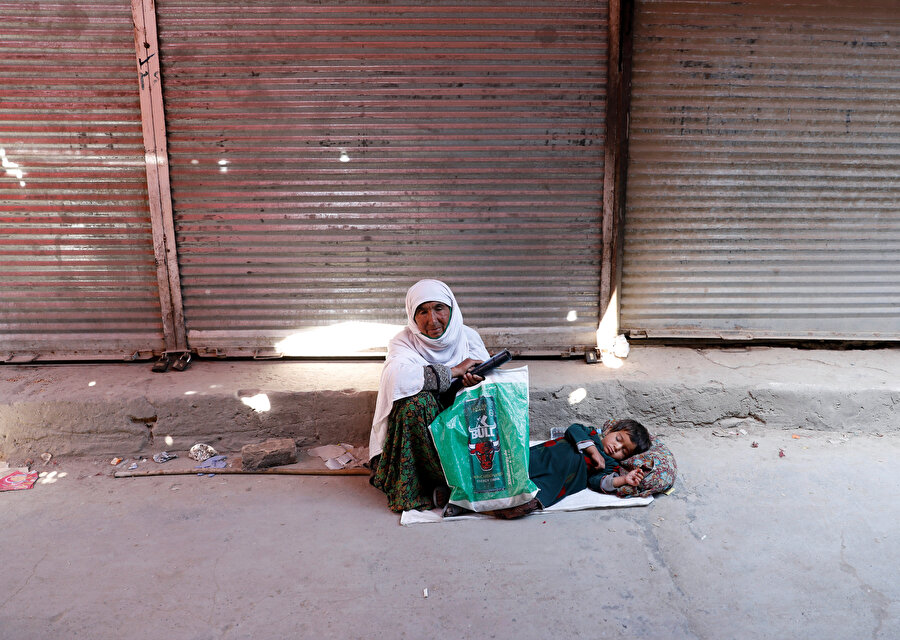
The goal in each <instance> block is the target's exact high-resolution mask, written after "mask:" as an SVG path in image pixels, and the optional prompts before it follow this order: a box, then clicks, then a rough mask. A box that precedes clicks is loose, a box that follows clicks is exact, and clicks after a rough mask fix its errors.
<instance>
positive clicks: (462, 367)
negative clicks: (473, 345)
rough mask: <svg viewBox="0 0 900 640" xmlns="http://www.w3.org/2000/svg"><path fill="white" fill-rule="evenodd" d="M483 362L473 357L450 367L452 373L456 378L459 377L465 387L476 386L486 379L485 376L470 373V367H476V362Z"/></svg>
mask: <svg viewBox="0 0 900 640" xmlns="http://www.w3.org/2000/svg"><path fill="white" fill-rule="evenodd" d="M482 362H483V361H482V360H473V359H472V358H466V359H465V360H463V361H462V362H460V363H459V364H458V365H456V366H455V367H451V368H450V375H451V376H452V377H454V378H459V379H460V381H461V382H462V383H463V386H464V387H474V386H475V385H476V384H478V383H479V382H481V381H482V380H484V378H482V377H481V376H476V375H473V374H471V373H469V369H471V368H472V367H474V366H475V365H476V364H481V363H482Z"/></svg>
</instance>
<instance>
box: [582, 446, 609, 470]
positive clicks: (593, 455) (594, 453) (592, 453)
mask: <svg viewBox="0 0 900 640" xmlns="http://www.w3.org/2000/svg"><path fill="white" fill-rule="evenodd" d="M582 453H583V454H584V456H585V458H587V463H588V466H589V467H590V468H591V469H605V468H606V462H604V461H603V456H602V455H600V451H598V450H597V447H595V446H594V445H591V446H590V447H588V448H586V449H585V450H584V451H582Z"/></svg>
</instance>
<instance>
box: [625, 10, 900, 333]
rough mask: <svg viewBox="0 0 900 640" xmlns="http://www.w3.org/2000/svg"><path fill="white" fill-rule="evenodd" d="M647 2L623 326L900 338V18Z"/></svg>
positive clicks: (640, 36)
mask: <svg viewBox="0 0 900 640" xmlns="http://www.w3.org/2000/svg"><path fill="white" fill-rule="evenodd" d="M898 7H900V5H898V3H897V2H896V1H895V0H890V1H887V0H881V1H875V2H865V3H853V2H851V3H825V2H813V1H809V2H801V3H791V4H785V3H782V2H774V1H771V0H769V1H743V2H733V1H730V0H729V1H727V2H726V1H713V2H675V1H669V0H661V1H652V0H639V1H638V2H637V7H636V22H635V42H634V78H633V94H632V103H631V104H632V112H631V139H630V164H629V170H628V195H627V210H626V226H625V257H624V267H623V292H622V310H621V319H622V325H623V326H624V327H625V328H626V329H629V330H631V331H632V332H633V334H639V333H640V334H643V333H646V335H649V336H676V337H697V336H701V337H716V336H722V337H725V338H750V337H753V338H761V337H768V338H806V337H815V338H840V339H890V340H896V339H898V338H900V205H898V203H900V75H898V69H900V11H898Z"/></svg>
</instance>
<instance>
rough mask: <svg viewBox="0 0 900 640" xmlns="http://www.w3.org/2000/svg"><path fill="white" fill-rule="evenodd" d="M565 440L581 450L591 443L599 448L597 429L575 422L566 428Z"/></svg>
mask: <svg viewBox="0 0 900 640" xmlns="http://www.w3.org/2000/svg"><path fill="white" fill-rule="evenodd" d="M566 440H568V441H569V442H571V443H572V446H574V447H575V448H577V449H578V450H579V451H583V450H584V449H586V448H588V447H589V446H591V445H595V446H597V448H600V436H599V435H598V434H597V430H596V429H594V428H593V427H586V426H584V425H583V424H579V423H577V422H576V423H575V424H573V425H571V426H570V427H569V428H568V429H566Z"/></svg>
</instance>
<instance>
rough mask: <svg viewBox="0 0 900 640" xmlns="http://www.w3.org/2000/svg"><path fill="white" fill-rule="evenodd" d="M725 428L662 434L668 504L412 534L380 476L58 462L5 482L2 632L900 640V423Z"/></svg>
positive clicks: (96, 637)
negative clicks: (878, 428)
mask: <svg viewBox="0 0 900 640" xmlns="http://www.w3.org/2000/svg"><path fill="white" fill-rule="evenodd" d="M713 430H714V429H713V428H711V427H702V428H693V429H678V428H674V427H667V428H664V429H661V430H660V435H661V436H662V437H663V438H664V439H665V441H666V443H667V444H668V445H669V446H670V448H671V449H672V451H673V453H674V454H675V456H676V458H677V460H678V464H679V471H680V476H679V479H678V482H677V484H676V487H675V491H674V492H673V493H672V494H671V495H669V496H660V497H658V498H657V499H656V500H655V501H654V502H653V503H652V504H651V505H649V506H647V507H635V508H628V509H618V510H595V511H587V512H584V511H583V512H574V513H563V514H554V515H545V514H540V513H538V514H535V515H532V516H529V517H527V518H524V519H522V520H518V521H499V520H479V521H462V522H455V523H446V524H424V525H414V526H411V527H402V526H400V525H399V519H398V517H397V516H396V515H394V514H392V513H390V512H389V511H388V510H387V509H386V507H385V500H384V496H383V495H381V494H380V493H378V492H377V491H376V490H375V489H373V488H372V487H370V486H369V485H368V483H367V482H366V479H365V478H363V477H342V478H334V477H327V478H325V477H297V476H292V477H284V476H281V477H270V476H243V475H242V476H217V477H214V478H208V477H202V478H201V477H197V476H178V477H150V478H130V479H113V478H112V477H110V475H109V474H110V473H111V468H110V466H109V464H108V462H107V460H105V459H93V460H91V459H68V460H67V459H61V460H59V464H58V465H54V464H53V462H51V464H50V465H48V466H47V467H46V468H45V467H42V466H41V463H40V462H39V463H38V468H39V469H47V470H52V471H55V472H56V474H55V475H54V477H53V478H51V480H55V482H50V483H47V484H40V483H39V484H37V485H36V486H35V487H34V488H33V489H31V490H27V491H17V492H5V493H0V526H2V529H3V532H4V534H5V536H4V537H5V540H4V543H3V545H0V566H2V567H3V581H2V584H3V588H2V590H0V638H2V639H3V640H6V639H12V638H36V637H55V638H89V639H91V640H105V639H107V638H108V639H113V638H116V639H119V638H123V637H126V638H142V639H147V640H153V639H157V638H159V639H166V640H181V639H185V640H201V639H207V638H208V639H213V638H215V639H217V640H231V639H238V638H241V639H243V638H253V639H254V640H265V639H268V638H273V639H274V638H279V639H280V638H315V639H321V640H327V639H331V638H334V639H341V640H344V639H346V638H415V639H418V638H435V637H440V638H448V639H450V638H473V639H481V638H498V639H513V638H515V639H516V640H530V639H535V640H543V639H546V638H551V637H559V638H622V637H634V638H661V639H673V640H678V639H682V638H683V639H693V638H700V639H709V640H718V639H722V638H740V639H756V638H761V639H762V638H772V639H783V638H788V637H790V638H800V639H803V638H816V639H843V638H873V639H884V640H887V639H890V638H897V637H900V604H898V603H900V580H898V579H897V567H898V566H900V540H898V528H897V522H900V499H898V498H900V495H898V487H900V474H898V471H897V460H898V459H900V435H898V434H897V433H890V434H887V435H884V436H881V437H879V436H877V435H874V434H871V433H860V434H844V433H841V432H829V431H817V432H811V431H799V432H794V431H790V430H776V429H765V428H753V429H751V430H749V431H748V434H747V435H746V436H745V435H737V436H726V437H717V436H714V435H712V431H713ZM795 435H796V436H799V437H796V438H795V437H793V436H795ZM753 442H757V444H758V446H757V447H753V446H752V443H753ZM779 450H782V451H783V452H784V454H785V455H784V456H783V457H781V456H779V453H778V452H779ZM54 461H55V460H54ZM151 464H152V463H151ZM61 473H65V474H66V475H65V476H63V477H60V474H61ZM96 474H99V475H96ZM425 589H428V597H427V598H425V597H424V590H425Z"/></svg>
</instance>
